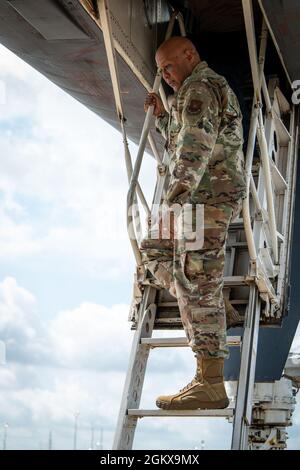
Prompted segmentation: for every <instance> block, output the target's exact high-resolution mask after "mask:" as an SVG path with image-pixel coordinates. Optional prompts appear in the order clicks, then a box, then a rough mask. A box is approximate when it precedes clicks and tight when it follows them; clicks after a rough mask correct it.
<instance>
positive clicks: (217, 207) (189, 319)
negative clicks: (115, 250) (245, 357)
mask: <svg viewBox="0 0 300 470" xmlns="http://www.w3.org/2000/svg"><path fill="white" fill-rule="evenodd" d="M241 207H242V201H241V200H239V201H237V202H226V203H223V204H214V205H208V204H206V205H205V206H204V243H203V246H202V248H201V249H199V250H198V249H197V250H195V251H193V250H190V249H187V248H186V246H185V243H184V240H180V241H178V240H175V247H174V246H173V248H170V247H168V249H166V248H164V247H163V246H161V247H152V248H148V249H145V250H142V257H143V260H144V262H145V264H146V266H147V268H148V269H149V271H150V272H151V273H152V274H153V276H154V277H155V279H156V281H157V282H158V283H159V284H160V285H161V287H163V288H168V289H169V288H170V284H171V283H174V284H175V288H176V297H177V300H178V306H179V310H180V315H181V320H182V324H183V327H184V330H185V333H186V336H187V338H188V341H189V345H190V347H191V348H192V349H193V351H195V352H196V353H199V354H201V355H203V356H206V357H222V358H226V357H228V348H227V346H226V315H225V306H224V298H223V292H222V290H223V287H224V267H225V249H226V239H227V234H228V227H229V224H230V222H231V221H232V220H233V219H234V218H235V217H236V216H237V215H238V214H239V212H240V210H241Z"/></svg>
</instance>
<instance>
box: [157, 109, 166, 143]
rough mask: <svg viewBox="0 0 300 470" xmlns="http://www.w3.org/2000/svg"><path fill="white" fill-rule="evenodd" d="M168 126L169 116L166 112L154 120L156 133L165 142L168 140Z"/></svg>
mask: <svg viewBox="0 0 300 470" xmlns="http://www.w3.org/2000/svg"><path fill="white" fill-rule="evenodd" d="M168 124H169V114H168V113H167V112H166V113H165V114H164V115H163V116H162V117H157V118H156V119H155V127H156V130H157V131H158V132H160V134H161V135H162V136H163V137H164V139H165V140H167V138H168Z"/></svg>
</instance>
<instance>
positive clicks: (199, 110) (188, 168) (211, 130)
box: [166, 82, 220, 204]
mask: <svg viewBox="0 0 300 470" xmlns="http://www.w3.org/2000/svg"><path fill="white" fill-rule="evenodd" d="M219 111H220V105H219V102H218V99H217V96H216V95H215V92H214V91H212V90H211V88H210V87H209V85H207V84H205V83H203V82H199V83H193V84H191V85H190V87H189V89H188V90H187V91H186V95H185V98H184V103H183V109H182V127H181V130H180V132H179V134H178V139H177V149H176V155H175V161H174V166H173V168H172V172H171V177H170V183H169V187H168V191H167V194H166V202H167V203H168V204H171V203H179V204H184V203H185V202H193V193H194V191H196V190H197V188H198V186H199V184H200V182H201V179H202V177H203V174H204V172H205V170H206V168H207V165H208V162H209V160H210V158H211V155H212V152H213V149H214V146H215V143H216V139H217V136H218V129H219V125H220V117H219Z"/></svg>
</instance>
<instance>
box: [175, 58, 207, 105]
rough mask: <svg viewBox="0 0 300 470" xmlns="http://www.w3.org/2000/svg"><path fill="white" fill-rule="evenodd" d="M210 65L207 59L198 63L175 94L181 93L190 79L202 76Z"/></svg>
mask: <svg viewBox="0 0 300 470" xmlns="http://www.w3.org/2000/svg"><path fill="white" fill-rule="evenodd" d="M207 67H208V64H207V62H206V61H205V60H202V61H201V62H200V63H199V64H197V65H196V67H194V69H193V71H192V73H191V75H189V76H188V77H187V78H186V79H185V80H184V82H183V83H182V85H181V87H180V88H179V90H178V91H177V92H176V93H174V96H176V97H177V96H178V93H180V90H182V88H183V86H184V85H186V84H187V83H189V81H190V80H192V79H193V78H195V77H197V76H200V75H201V74H202V72H203V70H204V69H206V68H207Z"/></svg>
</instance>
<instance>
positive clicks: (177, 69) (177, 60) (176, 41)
mask: <svg viewBox="0 0 300 470" xmlns="http://www.w3.org/2000/svg"><path fill="white" fill-rule="evenodd" d="M155 60H156V63H157V66H158V67H159V68H161V70H162V75H163V78H164V80H165V81H166V82H167V83H168V85H170V86H171V87H172V88H173V89H174V91H178V90H179V88H180V87H181V85H182V83H183V82H184V80H185V79H186V78H187V77H189V76H190V75H191V73H192V71H193V69H194V68H195V66H196V65H197V64H199V62H200V57H199V54H198V52H197V50H196V48H195V46H194V44H193V43H192V42H191V41H190V40H189V39H187V38H184V37H182V36H173V37H171V38H170V39H168V40H167V41H165V42H163V43H162V44H161V45H160V46H159V48H158V49H157V51H156V55H155Z"/></svg>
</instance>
